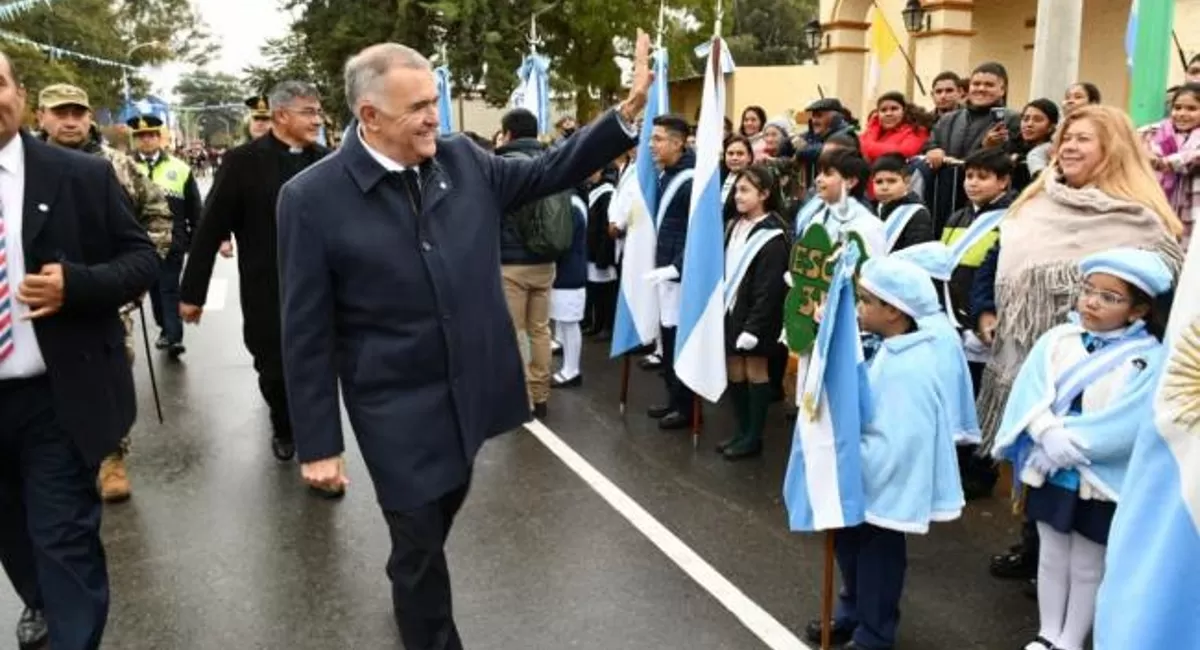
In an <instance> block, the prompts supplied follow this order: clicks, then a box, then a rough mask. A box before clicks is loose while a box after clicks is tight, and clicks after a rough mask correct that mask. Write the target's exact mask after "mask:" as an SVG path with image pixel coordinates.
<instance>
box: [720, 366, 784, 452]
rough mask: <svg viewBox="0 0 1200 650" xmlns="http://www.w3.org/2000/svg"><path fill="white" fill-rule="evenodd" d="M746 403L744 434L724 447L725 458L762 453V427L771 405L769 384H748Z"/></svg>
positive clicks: (764, 424) (764, 425) (765, 423)
mask: <svg viewBox="0 0 1200 650" xmlns="http://www.w3.org/2000/svg"><path fill="white" fill-rule="evenodd" d="M747 393H748V399H747V405H746V415H747V418H746V435H745V436H743V437H742V438H741V439H740V440H737V441H735V442H734V444H732V445H730V446H728V447H726V448H725V460H741V459H743V458H751V457H754V456H758V455H760V454H762V447H763V443H762V437H763V429H765V428H766V426H767V409H769V408H770V407H771V397H772V395H771V385H770V384H750V386H749V388H748V390H747Z"/></svg>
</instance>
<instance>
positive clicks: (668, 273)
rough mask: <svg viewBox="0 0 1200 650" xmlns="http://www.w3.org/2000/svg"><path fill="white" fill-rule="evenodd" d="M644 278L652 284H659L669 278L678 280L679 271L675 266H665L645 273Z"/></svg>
mask: <svg viewBox="0 0 1200 650" xmlns="http://www.w3.org/2000/svg"><path fill="white" fill-rule="evenodd" d="M642 279H643V280H645V281H646V282H649V283H650V285H651V286H657V285H660V284H662V283H664V282H667V281H669V280H678V279H679V271H677V270H675V267H674V266H663V267H659V268H657V269H654V270H653V271H650V272H649V273H647V274H646V275H643V276H642Z"/></svg>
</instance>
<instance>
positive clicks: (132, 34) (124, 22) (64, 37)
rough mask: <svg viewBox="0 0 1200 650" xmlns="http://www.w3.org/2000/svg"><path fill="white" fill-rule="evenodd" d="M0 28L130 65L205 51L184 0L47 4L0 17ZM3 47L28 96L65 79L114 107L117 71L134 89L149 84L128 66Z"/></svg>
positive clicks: (9, 44)
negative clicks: (154, 43) (3, 19)
mask: <svg viewBox="0 0 1200 650" xmlns="http://www.w3.org/2000/svg"><path fill="white" fill-rule="evenodd" d="M167 12H173V13H167ZM0 29H3V30H4V31H6V32H8V33H12V34H18V35H20V36H22V37H24V38H27V39H29V40H32V41H36V42H38V43H42V44H45V45H49V46H53V47H56V48H61V49H63V50H69V51H73V52H78V53H81V54H86V55H89V56H92V57H96V58H99V59H106V60H108V61H112V62H115V63H125V62H128V63H129V64H131V65H135V66H138V65H150V64H161V63H165V62H167V61H172V60H185V59H188V58H189V57H201V56H202V55H204V54H206V53H209V52H211V45H210V44H209V42H208V41H207V36H206V34H205V31H204V27H203V25H202V24H201V22H200V20H199V18H198V17H197V16H196V14H195V13H194V12H193V11H192V9H191V6H190V4H188V2H187V0H127V1H126V2H120V3H114V2H111V1H109V0H71V2H55V3H52V4H51V3H48V4H47V5H45V6H38V7H37V8H34V9H32V10H30V11H28V12H26V13H24V14H21V15H19V16H17V17H16V18H14V19H12V20H10V21H7V22H4V23H2V24H0ZM156 40H157V41H158V42H159V43H162V45H158V46H151V47H140V48H138V49H137V50H135V51H134V52H133V55H132V58H130V55H129V52H130V50H131V49H132V48H133V47H134V46H135V45H138V44H141V43H150V42H152V41H156ZM3 50H4V52H5V54H7V55H8V56H9V57H10V59H11V60H12V62H13V64H14V66H15V67H16V68H17V69H18V70H19V71H20V74H21V76H22V81H23V82H24V84H25V86H26V88H28V89H29V91H30V93H32V94H34V97H36V93H37V92H38V91H40V90H41V89H42V88H44V87H46V86H48V85H50V84H54V83H71V84H75V85H77V86H80V87H82V88H83V89H84V90H85V91H87V93H88V95H89V99H90V100H91V102H92V105H93V107H95V108H99V107H104V106H107V107H110V108H116V107H117V106H119V105H120V103H121V101H122V98H123V94H124V87H125V85H124V80H125V78H128V80H129V84H130V86H131V88H132V90H133V93H134V94H135V95H137V94H142V93H144V92H146V90H147V89H148V86H149V84H148V82H147V81H146V80H145V79H143V78H141V77H139V76H138V74H137V71H136V70H132V71H125V70H123V69H122V68H120V67H116V66H112V65H103V64H99V63H95V62H92V61H87V60H84V59H80V58H77V57H73V56H69V55H61V56H54V55H51V54H48V53H46V52H45V51H43V50H40V49H38V48H36V47H33V46H30V45H24V44H20V43H17V42H14V41H11V40H9V41H6V42H5V43H4V45H3ZM32 103H33V102H31V104H32Z"/></svg>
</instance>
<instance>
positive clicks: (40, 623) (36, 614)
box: [17, 607, 50, 650]
mask: <svg viewBox="0 0 1200 650" xmlns="http://www.w3.org/2000/svg"><path fill="white" fill-rule="evenodd" d="M49 638H50V628H49V627H48V626H47V625H46V618H45V617H44V616H42V613H41V612H40V611H38V610H36V609H30V608H28V607H26V608H25V611H23V612H21V619H20V620H19V621H18V622H17V645H18V647H20V649H21V650H42V648H45V647H46V642H47V641H48V640H49Z"/></svg>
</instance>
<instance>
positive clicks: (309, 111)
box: [284, 108, 325, 120]
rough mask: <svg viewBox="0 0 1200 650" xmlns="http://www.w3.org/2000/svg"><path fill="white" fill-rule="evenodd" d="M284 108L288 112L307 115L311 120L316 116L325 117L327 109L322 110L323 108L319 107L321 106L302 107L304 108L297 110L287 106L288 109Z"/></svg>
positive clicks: (302, 115)
mask: <svg viewBox="0 0 1200 650" xmlns="http://www.w3.org/2000/svg"><path fill="white" fill-rule="evenodd" d="M284 110H286V111H287V112H289V113H293V114H295V115H299V116H300V117H306V118H308V119H310V120H311V119H314V118H323V117H325V111H323V110H321V109H319V108H302V109H300V110H295V109H291V108H287V109H284Z"/></svg>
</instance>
